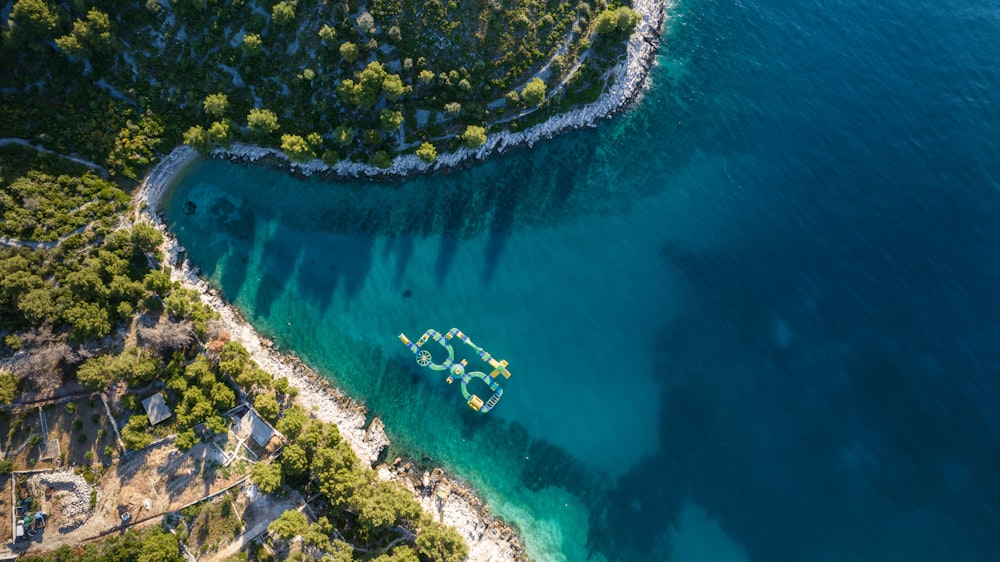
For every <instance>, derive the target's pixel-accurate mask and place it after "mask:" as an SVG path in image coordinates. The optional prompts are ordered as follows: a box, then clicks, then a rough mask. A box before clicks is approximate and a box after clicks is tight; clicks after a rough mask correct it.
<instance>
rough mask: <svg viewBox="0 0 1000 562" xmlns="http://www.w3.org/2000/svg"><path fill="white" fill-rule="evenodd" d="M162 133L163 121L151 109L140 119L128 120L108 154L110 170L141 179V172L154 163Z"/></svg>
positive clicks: (134, 178) (113, 172)
mask: <svg viewBox="0 0 1000 562" xmlns="http://www.w3.org/2000/svg"><path fill="white" fill-rule="evenodd" d="M162 134H163V123H162V122H161V121H160V118H159V117H157V116H155V115H154V114H153V113H152V112H151V111H149V110H147V111H146V113H144V114H143V116H142V117H141V118H139V120H138V121H134V120H133V119H128V120H126V121H125V126H124V127H122V128H121V129H120V130H119V131H118V136H117V137H115V141H114V145H113V146H112V148H111V152H110V153H109V154H108V158H107V164H108V172H110V173H111V175H116V174H121V175H123V176H125V177H127V178H130V179H133V180H137V179H139V173H140V172H141V171H143V170H144V169H145V168H146V166H148V165H150V164H152V162H153V159H154V157H155V156H154V153H155V151H156V149H157V147H159V145H160V140H161V138H160V135H162Z"/></svg>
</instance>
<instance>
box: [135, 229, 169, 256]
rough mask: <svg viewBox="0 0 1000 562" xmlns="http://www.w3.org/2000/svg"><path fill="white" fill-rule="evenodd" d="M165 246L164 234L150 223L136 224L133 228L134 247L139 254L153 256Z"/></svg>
mask: <svg viewBox="0 0 1000 562" xmlns="http://www.w3.org/2000/svg"><path fill="white" fill-rule="evenodd" d="M160 244H163V234H162V233H161V232H160V231H159V230H157V229H156V227H155V226H153V225H151V224H149V223H148V222H140V223H136V224H135V226H133V227H132V245H133V247H135V249H136V250H137V251H139V252H142V253H144V254H153V253H155V252H156V251H157V250H158V249H159V248H160Z"/></svg>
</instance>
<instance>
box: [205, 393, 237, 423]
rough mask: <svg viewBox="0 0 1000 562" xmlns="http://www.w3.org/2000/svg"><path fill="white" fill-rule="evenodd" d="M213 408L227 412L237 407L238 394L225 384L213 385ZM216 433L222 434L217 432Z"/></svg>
mask: <svg viewBox="0 0 1000 562" xmlns="http://www.w3.org/2000/svg"><path fill="white" fill-rule="evenodd" d="M211 396H212V406H214V407H215V409H216V410H219V411H223V412H224V411H226V410H229V409H231V408H232V407H233V406H235V405H236V393H235V392H233V389H231V388H229V387H228V386H226V384H225V383H223V382H216V383H215V384H213V385H212V393H211ZM216 433H221V432H219V431H217V432H216Z"/></svg>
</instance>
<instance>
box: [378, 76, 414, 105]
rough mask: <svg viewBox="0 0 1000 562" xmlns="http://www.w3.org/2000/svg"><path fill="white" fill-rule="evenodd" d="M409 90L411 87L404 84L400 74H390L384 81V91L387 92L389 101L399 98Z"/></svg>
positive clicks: (386, 95)
mask: <svg viewBox="0 0 1000 562" xmlns="http://www.w3.org/2000/svg"><path fill="white" fill-rule="evenodd" d="M408 90H409V88H408V87H407V86H405V85H404V84H403V79H402V78H400V77H399V75H398V74H389V75H388V76H386V77H385V80H383V81H382V91H383V92H385V98H386V99H387V100H389V101H396V100H398V99H399V98H401V97H403V95H404V94H406V92H407V91H408Z"/></svg>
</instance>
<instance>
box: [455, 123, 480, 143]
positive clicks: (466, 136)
mask: <svg viewBox="0 0 1000 562" xmlns="http://www.w3.org/2000/svg"><path fill="white" fill-rule="evenodd" d="M459 138H461V139H462V144H464V145H465V146H466V147H467V148H479V147H480V146H483V145H484V144H486V129H484V128H483V127H479V126H476V125H469V126H468V127H466V128H465V132H464V133H462V134H461V135H460V136H459Z"/></svg>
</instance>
